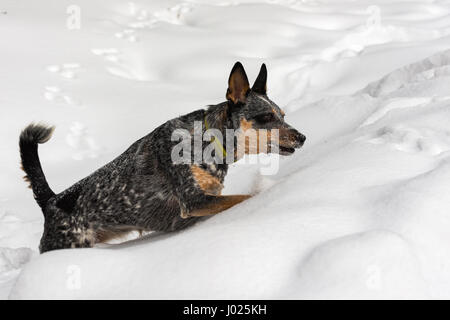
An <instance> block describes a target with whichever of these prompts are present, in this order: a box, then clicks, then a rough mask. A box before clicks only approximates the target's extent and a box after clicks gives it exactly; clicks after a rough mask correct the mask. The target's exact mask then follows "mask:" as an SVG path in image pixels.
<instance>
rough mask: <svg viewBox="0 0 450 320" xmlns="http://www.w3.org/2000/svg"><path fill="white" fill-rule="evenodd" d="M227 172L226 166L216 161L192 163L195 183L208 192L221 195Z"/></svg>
mask: <svg viewBox="0 0 450 320" xmlns="http://www.w3.org/2000/svg"><path fill="white" fill-rule="evenodd" d="M226 172H227V168H226V166H223V165H219V164H215V163H212V164H199V165H195V164H194V165H191V173H192V177H193V178H194V181H195V184H196V185H197V186H198V187H199V188H200V189H201V190H202V191H203V192H205V193H206V194H211V195H220V193H221V192H222V189H223V180H224V178H225V175H226Z"/></svg>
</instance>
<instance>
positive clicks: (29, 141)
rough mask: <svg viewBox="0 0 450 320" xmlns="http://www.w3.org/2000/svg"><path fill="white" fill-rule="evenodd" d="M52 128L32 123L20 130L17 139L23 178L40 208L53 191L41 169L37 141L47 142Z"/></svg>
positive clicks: (52, 194)
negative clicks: (18, 138) (23, 172)
mask: <svg viewBox="0 0 450 320" xmlns="http://www.w3.org/2000/svg"><path fill="white" fill-rule="evenodd" d="M54 129H55V127H48V126H45V125H42V124H34V123H32V124H30V125H28V126H27V127H26V128H25V129H24V130H23V131H22V133H21V134H20V140H19V146H20V157H21V158H22V169H23V171H25V173H26V176H25V177H23V178H24V180H25V181H28V182H29V183H30V188H31V189H32V190H33V194H34V198H35V199H36V202H37V203H38V204H39V206H40V207H41V208H44V206H45V204H46V203H47V201H48V200H49V199H50V198H51V197H52V196H54V195H55V193H54V192H53V191H52V190H51V189H50V187H49V185H48V183H47V180H46V179H45V175H44V172H43V171H42V167H41V162H40V161H39V156H38V143H45V142H47V141H48V140H49V139H50V138H51V136H52V133H53V130H54Z"/></svg>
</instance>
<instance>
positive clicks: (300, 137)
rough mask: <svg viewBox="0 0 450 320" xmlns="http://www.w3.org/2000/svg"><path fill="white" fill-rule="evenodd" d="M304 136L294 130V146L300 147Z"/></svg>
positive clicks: (304, 138)
mask: <svg viewBox="0 0 450 320" xmlns="http://www.w3.org/2000/svg"><path fill="white" fill-rule="evenodd" d="M305 140H306V137H305V136H304V135H303V134H301V133H300V132H298V131H297V130H295V141H296V146H295V147H296V148H300V147H301V146H302V145H303V144H304V143H305Z"/></svg>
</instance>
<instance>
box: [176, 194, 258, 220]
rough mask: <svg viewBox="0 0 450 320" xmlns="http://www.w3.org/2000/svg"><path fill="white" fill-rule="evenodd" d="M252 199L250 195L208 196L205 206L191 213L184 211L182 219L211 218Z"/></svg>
mask: <svg viewBox="0 0 450 320" xmlns="http://www.w3.org/2000/svg"><path fill="white" fill-rule="evenodd" d="M250 197H251V196H250V195H230V196H208V202H206V203H205V204H204V205H199V206H198V207H197V208H195V209H193V210H190V211H189V212H185V211H184V210H182V212H181V217H182V218H185V219H186V218H190V217H204V216H210V215H213V214H216V213H219V212H222V211H224V210H227V209H229V208H231V207H233V206H235V205H237V204H238V203H241V202H242V201H244V200H247V199H249V198H250Z"/></svg>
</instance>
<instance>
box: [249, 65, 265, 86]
mask: <svg viewBox="0 0 450 320" xmlns="http://www.w3.org/2000/svg"><path fill="white" fill-rule="evenodd" d="M252 91H253V92H256V93H260V94H266V92H267V68H266V65H265V64H264V63H263V64H262V66H261V69H260V70H259V74H258V77H257V78H256V80H255V83H254V84H253V87H252Z"/></svg>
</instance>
